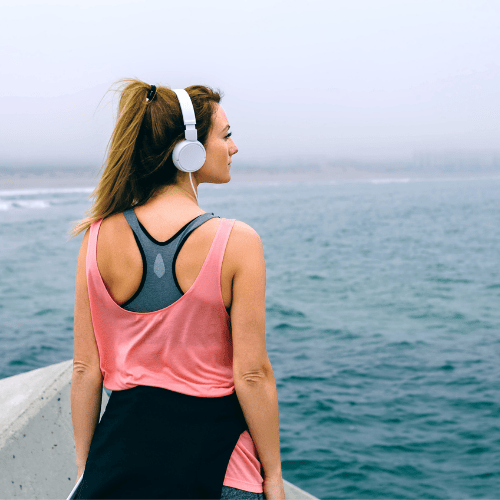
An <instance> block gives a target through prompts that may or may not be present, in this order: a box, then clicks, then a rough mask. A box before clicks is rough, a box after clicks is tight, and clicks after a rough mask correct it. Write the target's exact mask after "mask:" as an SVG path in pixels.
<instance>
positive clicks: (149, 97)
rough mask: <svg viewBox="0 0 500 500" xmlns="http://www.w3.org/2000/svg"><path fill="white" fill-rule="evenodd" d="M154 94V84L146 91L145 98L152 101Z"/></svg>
mask: <svg viewBox="0 0 500 500" xmlns="http://www.w3.org/2000/svg"><path fill="white" fill-rule="evenodd" d="M155 95H156V86H155V85H151V90H150V91H149V92H148V95H147V100H148V101H152V100H153V99H154V97H155Z"/></svg>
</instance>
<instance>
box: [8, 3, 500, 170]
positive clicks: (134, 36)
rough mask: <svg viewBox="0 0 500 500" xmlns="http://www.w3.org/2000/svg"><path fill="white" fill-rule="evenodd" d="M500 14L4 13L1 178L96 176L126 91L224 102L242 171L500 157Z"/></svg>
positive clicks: (17, 8)
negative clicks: (128, 81)
mask: <svg viewBox="0 0 500 500" xmlns="http://www.w3.org/2000/svg"><path fill="white" fill-rule="evenodd" d="M499 26H500V1H498V0H489V1H483V0H341V1H339V0H307V1H306V0H303V1H300V2H299V1H293V0H286V1H285V0H283V1H281V0H252V1H245V0H231V1H229V0H228V1H226V0H213V1H207V0H203V1H199V0H186V1H181V0H177V1H175V2H174V1H168V0H149V1H142V0H141V1H126V0H120V1H118V0H116V1H110V0H98V1H94V0H82V1H80V0H75V1H71V0H66V1H62V0H60V1H43V2H41V1H27V0H13V1H6V0H2V1H1V3H0V44H1V63H0V64H1V74H2V78H1V83H0V113H1V122H0V137H1V139H0V141H1V142H0V165H20V164H39V163H40V164H57V165H60V164H64V165H66V164H67V165H93V166H100V165H101V164H102V161H103V157H104V153H105V148H106V144H107V142H108V140H109V137H110V135H111V132H112V128H113V121H114V119H115V116H116V105H117V98H116V97H115V98H114V99H113V95H112V93H108V94H107V95H106V97H104V99H103V100H102V102H101V104H100V105H99V102H100V101H101V98H102V97H103V96H104V95H105V94H106V91H107V90H108V89H109V87H110V86H111V85H112V84H113V82H115V81H116V80H118V79H120V78H127V77H137V78H139V79H141V80H144V81H146V82H148V83H154V84H163V85H167V86H170V87H172V88H176V87H186V86H188V85H192V84H198V83H201V84H205V85H210V86H212V87H216V88H220V89H221V90H223V92H224V94H225V97H224V99H223V101H222V105H223V107H224V109H225V110H226V113H227V115H228V118H229V122H230V123H231V128H232V130H233V134H234V135H233V138H234V140H235V142H236V144H237V145H238V147H239V149H240V152H239V153H238V155H237V156H236V157H235V160H236V159H237V158H239V160H240V162H242V163H251V162H258V163H273V162H274V163H286V162H288V161H290V162H292V161H293V160H295V159H297V158H298V159H300V160H302V161H307V160H308V159H311V160H317V159H321V158H325V159H326V158H339V157H350V158H353V159H378V158H390V159H399V158H401V159H405V158H406V159H408V158H411V157H412V154H413V153H414V152H416V151H422V150H426V149H435V150H442V149H448V150H449V149H456V148H459V149H474V150H481V149H488V150H491V149H499V148H500V144H499V132H500V97H499V89H500V29H499Z"/></svg>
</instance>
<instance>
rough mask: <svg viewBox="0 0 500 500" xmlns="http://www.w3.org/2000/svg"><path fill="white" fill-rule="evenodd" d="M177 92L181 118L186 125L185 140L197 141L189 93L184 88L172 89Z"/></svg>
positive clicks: (194, 118)
mask: <svg viewBox="0 0 500 500" xmlns="http://www.w3.org/2000/svg"><path fill="white" fill-rule="evenodd" d="M172 90H173V91H174V92H175V93H176V94H177V99H179V104H180V105H181V112H182V119H183V120H184V126H185V127H186V131H185V137H186V140H187V141H197V140H198V132H197V131H196V117H195V115H194V108H193V103H192V102H191V98H190V97H189V94H188V93H187V92H186V91H185V90H184V89H172Z"/></svg>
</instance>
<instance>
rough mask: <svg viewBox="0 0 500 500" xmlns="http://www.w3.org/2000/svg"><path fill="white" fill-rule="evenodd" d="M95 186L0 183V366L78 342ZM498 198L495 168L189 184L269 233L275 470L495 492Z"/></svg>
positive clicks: (321, 487) (321, 492) (343, 485)
mask: <svg viewBox="0 0 500 500" xmlns="http://www.w3.org/2000/svg"><path fill="white" fill-rule="evenodd" d="M91 191H92V189H91V188H85V187H78V186H75V187H74V188H72V189H69V188H68V189H18V190H11V191H6V190H3V191H0V240H1V245H0V269H1V273H0V325H1V326H0V342H1V346H2V356H1V357H0V378H3V377H8V376H11V375H15V374H18V373H21V372H24V371H27V370H32V369H35V368H40V367H43V366H47V365H50V364H53V363H58V362H61V361H64V360H67V359H71V358H72V357H73V301H74V286H75V273H76V261H77V254H78V250H79V247H80V243H81V239H82V235H80V236H79V237H77V238H74V239H69V236H68V235H69V230H70V228H71V224H72V221H76V220H78V219H80V218H82V217H83V216H84V212H85V210H87V209H88V208H89V207H90V201H89V194H90V192H91ZM499 195H500V178H499V177H491V178H474V177H470V178H461V179H452V178H449V179H427V180H416V179H406V180H405V179H393V180H391V179H385V180H382V179H377V180H372V181H370V180H363V181H337V182H333V181H332V182H325V181H321V182H283V183H269V182H267V183H264V182H263V183H257V182H255V183H229V184H224V185H207V184H203V185H201V186H200V187H199V204H200V207H201V208H202V209H203V210H205V211H207V212H214V213H215V214H216V215H219V216H221V217H226V218H236V219H238V220H241V221H244V222H246V223H247V224H250V225H251V226H252V227H253V228H254V229H255V230H256V231H257V232H258V233H259V234H260V236H261V238H262V241H263V245H264V252H265V257H266V265H267V290H266V339H267V340H266V342H267V348H268V353H269V358H270V360H271V362H272V365H273V369H274V374H275V377H276V381H277V385H278V395H279V405H280V438H281V454H282V465H283V475H284V478H285V479H287V480H288V481H290V482H292V483H294V484H295V485H297V486H299V487H300V488H302V489H304V490H306V491H308V492H310V493H312V494H313V495H315V496H317V497H318V498H320V499H396V498H398V499H399V498H401V499H403V498H405V499H406V498H407V499H420V498H435V499H468V498H483V499H494V498H500V396H499V387H500V356H499V355H500V339H499V336H500V203H499V198H500V196H499Z"/></svg>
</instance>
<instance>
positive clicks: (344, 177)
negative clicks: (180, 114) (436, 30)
mask: <svg viewBox="0 0 500 500" xmlns="http://www.w3.org/2000/svg"><path fill="white" fill-rule="evenodd" d="M463 178H500V172H460V173H458V172H436V173H429V172H422V173H419V172H403V171H400V172H377V171H371V170H361V169H356V168H353V167H346V168H341V167H329V168H319V167H312V168H307V167H304V169H301V168H298V167H293V168H258V167H255V168H250V167H238V166H237V165H234V166H233V167H232V168H231V181H230V182H234V183H241V182H243V183H248V182H318V181H325V182H334V181H363V180H366V181H370V180H373V181H380V182H383V181H384V180H385V181H390V180H394V181H400V182H404V181H405V180H406V179H408V180H412V179H413V180H417V179H424V180H425V179H463ZM98 180H99V178H98V171H96V170H91V169H86V168H64V167H54V168H34V167H32V168H13V167H9V168H5V167H4V168H0V191H6V190H14V189H33V188H41V189H47V188H49V189H50V188H75V187H81V188H85V187H88V188H93V187H95V186H96V185H97V183H98Z"/></svg>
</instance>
